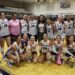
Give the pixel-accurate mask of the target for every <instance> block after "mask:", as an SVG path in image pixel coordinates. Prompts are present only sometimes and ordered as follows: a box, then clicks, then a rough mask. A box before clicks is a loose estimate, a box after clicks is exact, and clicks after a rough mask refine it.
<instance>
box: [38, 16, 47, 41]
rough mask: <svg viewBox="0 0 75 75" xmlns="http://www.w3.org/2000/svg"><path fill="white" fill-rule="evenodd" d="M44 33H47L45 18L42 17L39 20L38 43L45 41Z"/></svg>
mask: <svg viewBox="0 0 75 75" xmlns="http://www.w3.org/2000/svg"><path fill="white" fill-rule="evenodd" d="M44 33H46V25H45V17H44V15H40V16H39V20H38V41H41V40H42V39H43V34H44Z"/></svg>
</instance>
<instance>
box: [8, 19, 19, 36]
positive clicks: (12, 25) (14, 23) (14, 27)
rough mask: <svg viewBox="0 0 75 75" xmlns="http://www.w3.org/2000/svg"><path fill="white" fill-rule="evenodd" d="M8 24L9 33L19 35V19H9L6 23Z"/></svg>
mask: <svg viewBox="0 0 75 75" xmlns="http://www.w3.org/2000/svg"><path fill="white" fill-rule="evenodd" d="M8 25H9V30H10V33H11V34H12V35H15V36H16V35H19V34H20V23H19V20H18V19H16V20H13V19H11V20H10V21H9V23H8Z"/></svg>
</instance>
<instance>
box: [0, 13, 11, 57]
mask: <svg viewBox="0 0 75 75" xmlns="http://www.w3.org/2000/svg"><path fill="white" fill-rule="evenodd" d="M0 17H1V18H0V50H1V53H2V55H3V58H4V44H5V43H4V41H6V43H7V45H8V46H10V44H11V42H10V32H9V28H8V20H7V19H6V18H5V14H4V13H1V15H0Z"/></svg>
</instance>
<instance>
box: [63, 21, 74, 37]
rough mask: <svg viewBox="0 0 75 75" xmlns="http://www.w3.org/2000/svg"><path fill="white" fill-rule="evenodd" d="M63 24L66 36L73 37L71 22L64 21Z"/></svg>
mask: <svg viewBox="0 0 75 75" xmlns="http://www.w3.org/2000/svg"><path fill="white" fill-rule="evenodd" d="M64 24H65V26H66V32H67V35H68V36H70V35H73V34H74V31H73V29H74V28H73V21H70V22H68V21H64Z"/></svg>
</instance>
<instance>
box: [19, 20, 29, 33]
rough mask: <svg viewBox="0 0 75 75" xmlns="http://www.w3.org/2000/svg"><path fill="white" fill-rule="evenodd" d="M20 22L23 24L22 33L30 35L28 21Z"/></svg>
mask: <svg viewBox="0 0 75 75" xmlns="http://www.w3.org/2000/svg"><path fill="white" fill-rule="evenodd" d="M20 22H21V27H22V29H21V33H23V34H24V33H28V23H27V21H25V20H21V21H20Z"/></svg>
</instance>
